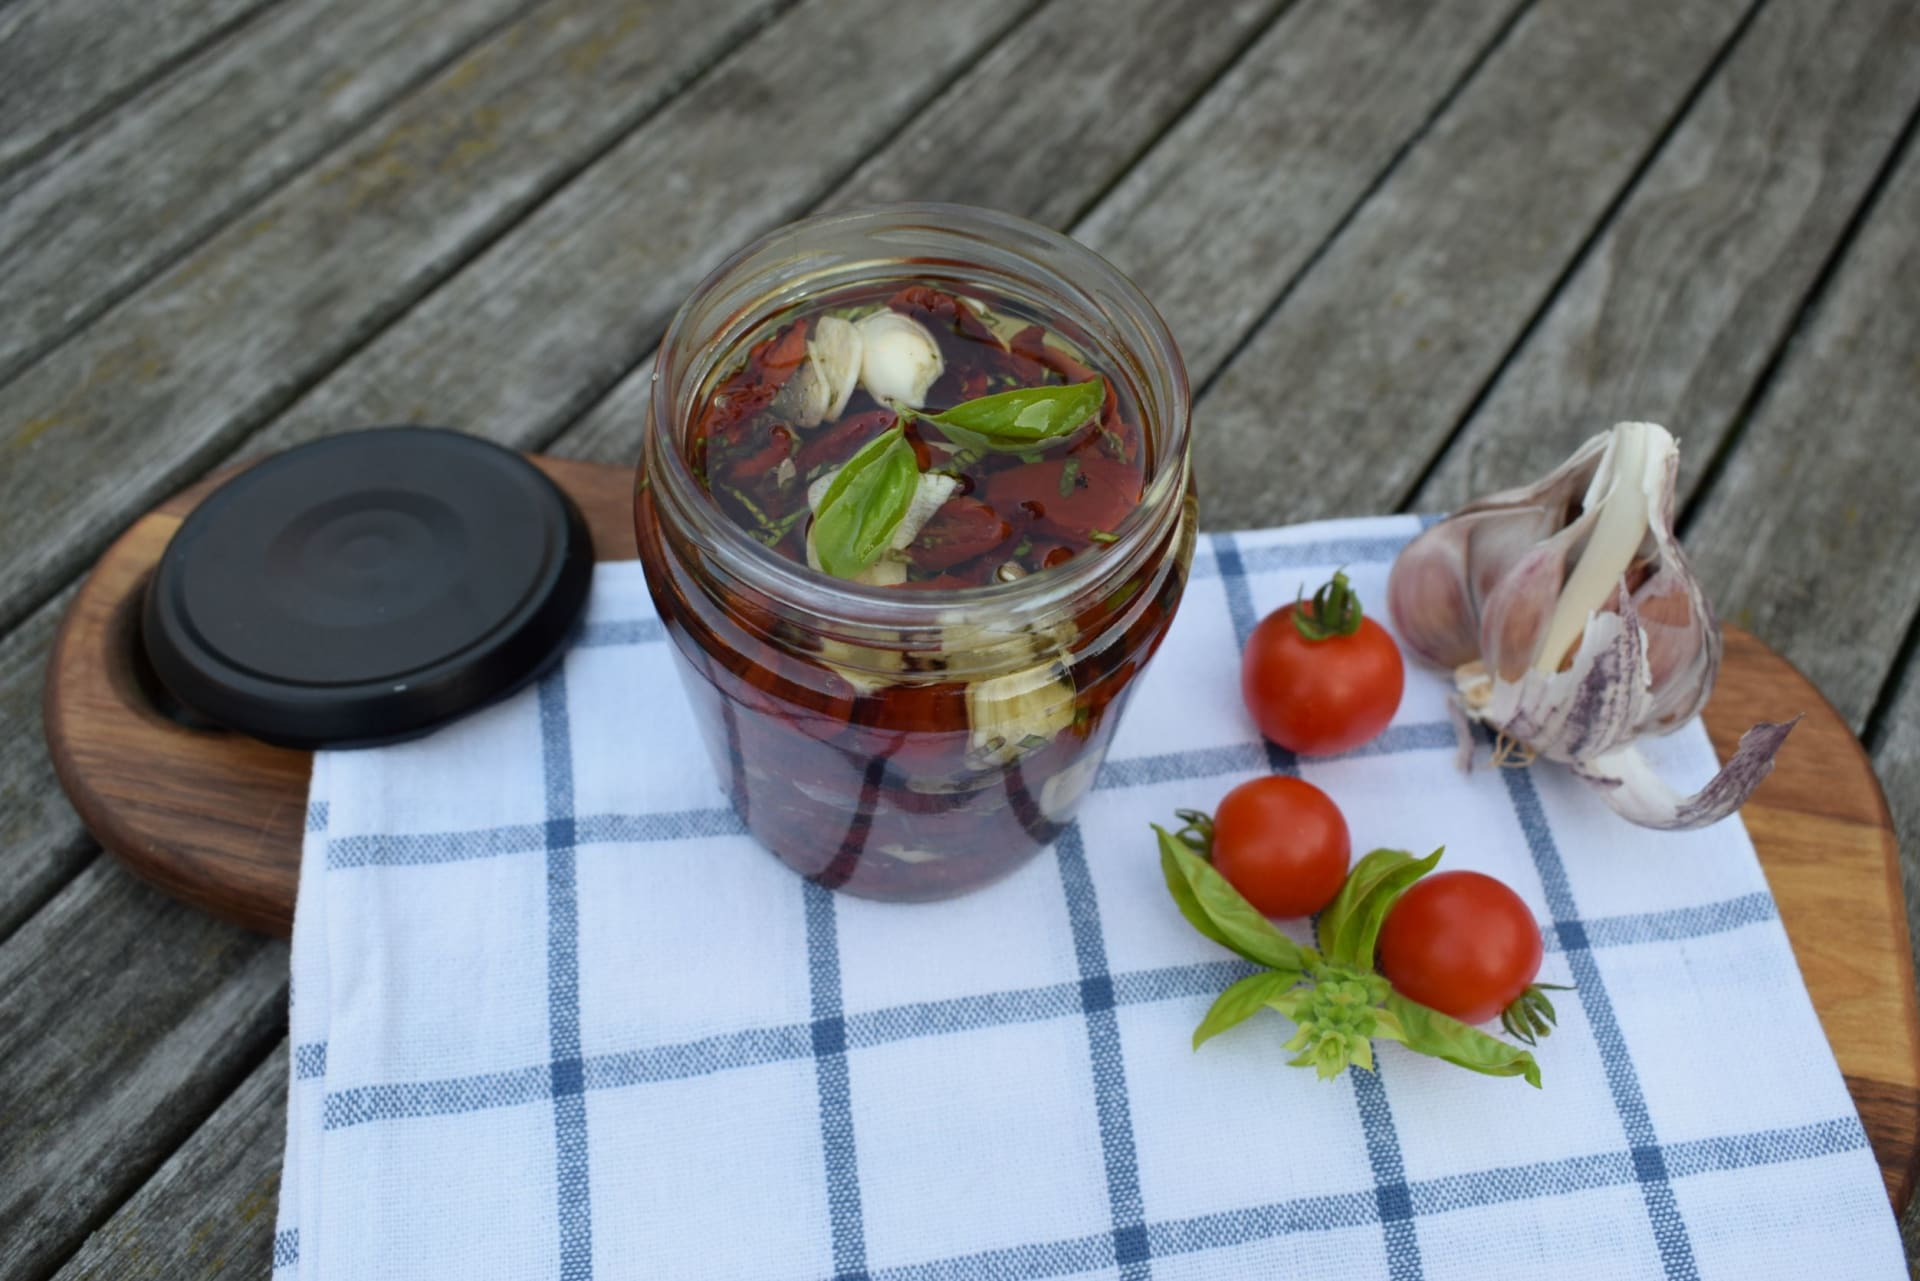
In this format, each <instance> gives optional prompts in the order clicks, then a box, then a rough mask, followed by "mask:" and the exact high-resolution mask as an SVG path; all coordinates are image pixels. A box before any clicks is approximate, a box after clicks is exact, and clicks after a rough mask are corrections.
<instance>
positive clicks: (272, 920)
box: [46, 458, 1920, 1207]
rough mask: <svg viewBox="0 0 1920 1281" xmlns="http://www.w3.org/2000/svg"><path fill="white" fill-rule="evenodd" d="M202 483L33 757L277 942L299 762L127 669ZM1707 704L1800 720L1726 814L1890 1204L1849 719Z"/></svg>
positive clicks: (1748, 679) (1883, 864)
mask: <svg viewBox="0 0 1920 1281" xmlns="http://www.w3.org/2000/svg"><path fill="white" fill-rule="evenodd" d="M534 462H536V463H537V464H538V465H539V466H540V467H541V468H542V470H544V471H546V472H547V474H548V475H550V476H552V477H553V479H554V480H555V481H557V482H558V483H559V484H560V486H561V487H562V488H564V489H565V490H566V491H567V492H568V493H570V494H572V495H573V497H574V500H575V501H576V502H578V503H579V504H580V508H581V510H582V511H583V512H585V513H586V516H587V521H588V524H589V525H590V526H591V528H592V531H593V541H594V549H595V554H596V556H597V558H598V559H600V560H627V559H631V558H632V557H633V556H634V554H635V553H634V543H633V525H632V511H633V496H632V491H633V472H632V470H631V469H630V468H627V467H613V466H605V465H599V464H590V463H575V462H566V461H562V460H558V459H548V458H536V459H534ZM224 479H226V477H225V476H224V475H221V476H215V477H210V478H209V479H207V480H206V481H203V482H202V483H201V484H199V485H196V486H194V487H193V488H191V489H189V490H187V491H185V492H184V493H181V494H179V495H177V496H175V497H174V498H172V499H170V500H169V501H168V502H167V503H165V504H164V505H162V506H161V507H159V508H157V509H155V510H154V511H152V512H150V513H148V514H147V515H146V516H144V517H142V518H141V519H140V520H139V521H138V522H137V523H136V524H135V525H134V526H133V527H132V528H131V529H129V530H128V531H127V532H126V533H125V534H124V535H123V536H122V537H121V538H120V540H119V541H118V542H116V543H115V544H114V545H113V546H112V547H111V548H110V549H109V550H108V551H107V554H106V555H105V556H103V557H102V558H101V560H100V563H99V565H98V566H97V567H96V568H95V569H94V571H93V574H92V576H91V577H90V578H88V580H87V581H86V583H85V584H84V585H83V586H82V587H81V589H80V592H79V595H78V596H76V597H75V598H74V602H73V605H72V606H71V607H70V609H69V610H68V613H67V617H66V621H65V623H64V624H63V626H62V628H61V632H60V635H59V637H58V639H57V640H56V641H55V643H54V648H53V654H52V658H51V660H50V662H49V666H48V672H47V684H46V726H47V742H48V746H49V748H50V750H51V752H52V755H53V762H54V767H55V769H56V770H57V771H58V772H59V775H60V781H61V784H62V785H63V786H64V787H65V788H66V790H67V795H68V796H69V797H71V798H72V800H73V803H74V806H75V808H76V809H78V810H79V812H80V817H81V819H82V820H83V821H84V822H85V823H86V825H87V828H88V829H89V830H90V831H91V832H92V833H93V835H94V836H95V837H96V838H97V839H98V840H99V841H100V843H101V844H102V845H103V846H105V847H106V848H107V849H108V850H110V851H112V852H113V853H114V854H115V855H117V856H118V857H119V858H120V859H121V860H122V861H123V862H125V863H126V864H127V866H128V867H130V868H132V869H133V870H134V871H135V872H136V873H138V874H139V875H141V876H143V877H145V878H146V879H148V880H150V881H152V882H153V883H154V884H156V885H158V886H159V887H160V888H161V889H163V890H165V891H166V892H167V893H169V894H172V895H174V896H175V897H177V898H181V899H184V900H185V901H187V902H188V903H191V904H193V905H194V906H196V907H200V908H203V909H205V910H206V911H208V912H211V913H213V914H214V915H216V916H221V917H224V918H226V919H228V920H231V921H237V922H239V923H240V924H242V925H245V926H248V927H250V928H253V929H256V930H262V931H265V932H267V933H270V934H278V935H282V936H284V935H286V934H287V933H288V932H289V931H290V929H291V927H292V923H293V897H294V886H295V881H296V878H297V873H298V867H299V858H300V843H301V836H302V830H303V828H304V825H305V815H306V794H307V774H308V767H309V764H310V762H311V757H310V756H309V755H308V754H307V753H305V752H297V751H290V750H288V749H285V748H279V747H269V746H267V745H266V744H264V743H259V742H255V741H254V740H252V739H247V738H243V737H240V736H239V735H235V734H229V733H223V732H220V731H217V730H208V729H204V728H196V727H193V726H191V725H189V724H187V723H185V718H183V717H177V716H174V715H169V713H168V712H167V711H166V710H164V709H163V706H162V704H163V703H164V701H165V699H164V695H161V694H160V693H159V692H158V690H157V688H156V685H155V682H153V680H152V679H151V678H150V677H149V676H148V675H147V674H145V673H144V672H143V671H142V670H141V664H140V663H138V662H137V661H136V655H137V653H138V646H137V643H136V636H135V627H136V626H137V620H138V616H139V603H140V596H141V591H142V589H143V587H144V585H145V583H146V580H147V577H148V575H149V574H150V573H151V572H152V570H153V567H154V565H155V563H156V562H157V561H158V560H159V559H160V554H161V552H162V551H164V550H165V549H166V545H167V541H168V540H169V539H170V538H172V537H173V532H174V530H175V529H177V528H179V525H180V522H181V520H182V519H184V518H185V516H186V514H187V513H188V512H190V511H191V510H193V507H194V505H195V504H196V503H198V502H199V500H200V499H201V498H202V497H203V496H204V495H205V494H206V493H208V492H209V491H210V490H211V489H212V488H213V487H214V486H215V485H217V484H218V483H219V482H220V481H221V480H224ZM1726 641H1727V653H1726V662H1725V664H1724V666H1722V668H1721V671H1720V680H1719V684H1718V686H1717V687H1716V688H1715V690H1714V694H1713V701H1712V703H1711V704H1710V705H1709V706H1708V708H1707V713H1706V720H1707V729H1708V731H1709V732H1710V733H1711V735H1712V737H1713V743H1714V747H1715V748H1716V749H1717V750H1718V751H1719V753H1720V754H1721V756H1722V757H1723V758H1724V757H1725V756H1726V755H1727V754H1728V753H1730V752H1731V751H1732V750H1733V747H1734V744H1735V743H1736V742H1737V741H1738V739H1739V737H1740V734H1741V733H1742V731H1744V730H1745V729H1746V728H1747V727H1748V726H1749V725H1752V724H1753V723H1754V722H1755V721H1762V720H1772V721H1777V720H1783V719H1785V718H1787V717H1790V716H1793V715H1795V714H1797V713H1805V719H1804V720H1803V721H1802V722H1801V724H1800V726H1799V728H1797V729H1796V730H1795V731H1794V733H1793V737H1792V738H1791V739H1790V740H1789V741H1788V743H1787V746H1786V747H1785V749H1784V750H1783V751H1782V753H1781V756H1780V760H1779V766H1778V768H1777V769H1776V770H1775V771H1774V773H1773V776H1772V777H1771V778H1769V779H1768V780H1767V781H1766V782H1765V783H1764V784H1762V785H1761V787H1760V790H1759V792H1758V793H1756V794H1755V796H1754V798H1753V799H1752V800H1751V801H1750V802H1749V803H1748V804H1747V806H1746V808H1745V809H1744V810H1743V811H1742V814H1743V816H1744V817H1745V819H1746V824H1747V828H1748V830H1749V831H1750V832H1751V833H1752V834H1753V842H1754V845H1755V846H1756V847H1757V848H1758V850H1759V852H1760V861H1761V863H1762V864H1763V865H1764V866H1765V868H1766V873H1767V879H1768V881H1769V882H1770V884H1771V885H1772V887H1773V894H1774V897H1775V899H1776V900H1777V901H1778V903H1779V906H1780V916H1781V919H1782V921H1783V922H1784V923H1785V925H1786V929H1787V934H1788V936H1789V937H1790V938H1791V939H1792V941H1793V948H1794V952H1795V954H1796V955H1797V956H1798V958H1799V961H1800V968H1801V971H1802V972H1803V973H1804V974H1805V976H1806V981H1807V989H1808V991H1809V992H1810V993H1811V994H1812V996H1813V1003H1814V1006H1815V1008H1816V1009H1817V1010H1818V1011H1819V1014H1820V1019H1821V1022H1822V1024H1823V1025H1824V1026H1825V1028H1826V1032H1827V1038H1828V1040H1830V1041H1831V1042H1832V1044H1833V1049H1834V1054H1835V1056H1836V1057H1837V1058H1838V1059H1839V1062H1840V1069H1841V1071H1842V1072H1843V1073H1845V1075H1846V1081H1847V1087H1848V1089H1849V1090H1851V1091H1852V1093H1853V1098H1854V1101H1855V1103H1857V1104H1858V1105H1859V1108H1860V1117H1861V1120H1862V1122H1863V1123H1864V1124H1865V1126H1866V1131H1867V1135H1868V1137H1869V1138H1870V1139H1871V1140H1872V1143H1873V1150H1874V1153H1875V1154H1876V1155H1877V1156H1878V1158H1879V1161H1880V1167H1881V1171H1882V1173H1883V1174H1884V1176H1885V1178H1886V1183H1887V1191H1888V1194H1889V1195H1890V1196H1891V1197H1892V1198H1893V1202H1894V1205H1895V1206H1896V1207H1900V1206H1904V1205H1905V1204H1906V1202H1907V1199H1908V1196H1909V1194H1910V1193H1911V1191H1912V1189H1913V1182H1914V1168H1915V1160H1916V1155H1917V1154H1920V1014H1916V1009H1915V994H1914V982H1913V967H1912V961H1911V955H1910V953H1909V951H1908V946H1907V921H1906V913H1905V910H1904V906H1903V902H1902V899H1901V892H1900V872H1899V861H1898V851H1897V848H1896V846H1895V842H1894V835H1893V825H1892V820H1891V819H1890V817H1889V816H1888V813H1887V806H1886V800H1885V798H1884V797H1883V796H1882V795H1881V792H1880V785H1879V783H1878V781H1877V780H1876V779H1875V778H1874V774H1873V769H1872V767H1871V765H1870V764H1869V763H1868V760H1867V755H1866V753H1865V751H1864V750H1862V748H1861V746H1860V744H1859V742H1858V740H1856V739H1855V738H1854V736H1853V734H1852V733H1851V732H1850V731H1849V730H1848V728H1847V725H1846V722H1845V721H1843V720H1842V719H1841V718H1840V716H1839V714H1838V713H1836V712H1835V711H1834V710H1833V708H1832V707H1831V706H1829V705H1828V703H1827V701H1826V700H1825V699H1824V698H1822V697H1821V696H1820V693H1819V691H1818V690H1816V689H1815V688H1814V687H1813V685H1812V684H1811V683H1810V682H1808V680H1807V679H1806V678H1805V677H1804V676H1802V675H1801V674H1800V673H1799V672H1797V671H1796V670H1794V668H1793V666H1792V665H1791V664H1789V663H1788V662H1787V661H1786V660H1785V659H1783V658H1781V657H1780V656H1779V655H1778V654H1775V653H1774V652H1773V651H1771V650H1769V649H1768V648H1767V647H1766V646H1765V645H1763V644H1761V643H1760V642H1759V641H1758V640H1756V639H1755V638H1754V637H1752V636H1750V635H1748V634H1747V633H1745V632H1743V631H1740V630H1739V629H1737V628H1728V629H1727V633H1726Z"/></svg>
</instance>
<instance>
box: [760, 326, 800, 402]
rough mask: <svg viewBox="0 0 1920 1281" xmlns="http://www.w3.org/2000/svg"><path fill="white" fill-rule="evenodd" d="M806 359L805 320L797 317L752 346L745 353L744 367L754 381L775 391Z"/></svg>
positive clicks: (785, 382) (784, 384)
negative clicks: (750, 349) (752, 376)
mask: <svg viewBox="0 0 1920 1281" xmlns="http://www.w3.org/2000/svg"><path fill="white" fill-rule="evenodd" d="M806 358H807V322H806V321H805V320H796V321H794V322H793V323H792V324H791V325H788V326H787V327H786V328H785V329H782V330H781V331H780V332H779V333H777V334H775V335H774V336H773V337H771V338H769V339H767V340H766V341H765V342H762V343H760V344H759V345H757V346H756V347H754V349H753V351H752V352H750V353H749V354H748V356H747V370H748V372H750V373H752V374H753V375H755V377H756V379H757V381H759V382H761V383H764V384H766V385H767V386H769V387H772V388H773V389H774V390H775V391H778V390H779V389H780V388H782V387H784V386H786V384H787V379H789V378H791V377H793V374H794V371H795V370H797V369H799V368H800V362H801V361H803V360H805V359H806Z"/></svg>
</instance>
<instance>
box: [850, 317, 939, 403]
mask: <svg viewBox="0 0 1920 1281" xmlns="http://www.w3.org/2000/svg"><path fill="white" fill-rule="evenodd" d="M854 327H855V328H856V329H857V330H859V337H860V348H861V350H860V381H861V383H862V384H863V385H864V386H865V387H866V389H867V394H868V395H869V396H872V397H873V398H874V399H875V400H877V401H879V402H880V403H881V404H883V405H889V404H902V405H906V406H907V407H908V408H910V409H919V408H920V407H922V406H923V405H925V404H926V403H927V392H928V391H930V390H932V388H933V384H934V383H936V382H938V381H939V380H940V375H941V374H942V373H943V372H945V370H946V361H945V360H944V359H942V357H941V355H940V344H939V343H937V342H935V341H934V338H933V335H932V334H930V333H928V332H927V327H926V326H925V325H923V324H921V323H920V322H919V321H917V320H915V319H914V318H913V317H911V316H903V315H901V314H900V313H899V312H897V311H876V312H874V313H873V315H871V316H867V317H865V318H864V319H862V320H861V321H860V323H859V324H858V325H856V326H854Z"/></svg>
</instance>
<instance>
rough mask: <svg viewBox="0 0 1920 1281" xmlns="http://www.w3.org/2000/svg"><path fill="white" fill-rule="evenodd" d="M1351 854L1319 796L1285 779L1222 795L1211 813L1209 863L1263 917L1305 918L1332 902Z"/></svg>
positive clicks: (1341, 820) (1336, 816) (1328, 802)
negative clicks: (1211, 833)
mask: <svg viewBox="0 0 1920 1281" xmlns="http://www.w3.org/2000/svg"><path fill="white" fill-rule="evenodd" d="M1352 854H1353V846H1352V842H1351V840H1350V839H1349V837H1348V834H1347V820H1346V818H1345V817H1344V816H1343V815H1342V814H1341V813H1340V807H1339V806H1337V805H1335V804H1334V803H1333V799H1332V798H1331V797H1329V796H1328V795H1327V794H1326V793H1325V792H1323V791H1321V790H1320V789H1319V788H1317V787H1315V786H1314V785H1313V784H1312V783H1309V782H1307V781H1306V780H1305V779H1299V778H1290V777H1288V776H1287V775H1284V774H1270V775H1268V776H1267V777H1265V778H1256V779H1253V780H1251V781H1250V782H1246V783H1242V784H1240V786H1238V787H1236V788H1234V789H1233V790H1232V791H1231V792H1228V793H1227V794H1226V796H1225V798H1224V799H1222V800H1221V802H1220V807H1219V808H1218V809H1217V810H1215V811H1214V815H1213V865H1214V866H1215V867H1216V868H1218V869H1219V870H1220V875H1222V876H1224V877H1226V878H1227V880H1228V882H1230V883H1231V884H1232V886H1233V888H1235V889H1236V890H1239V891H1240V893H1241V894H1242V895H1244V896H1245V897H1246V900H1247V901H1248V902H1249V903H1251V904H1253V905H1254V906H1255V907H1257V908H1259V909H1260V911H1261V912H1262V913H1264V914H1265V915H1267V916H1310V915H1312V914H1313V913H1315V912H1318V911H1319V910H1320V909H1321V908H1323V907H1325V906H1326V905H1327V904H1329V903H1331V902H1332V901H1333V896H1334V895H1335V894H1338V893H1339V892H1340V886H1341V883H1342V882H1344V881H1345V880H1346V879H1347V864H1348V862H1349V861H1350V860H1351V858H1352Z"/></svg>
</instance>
